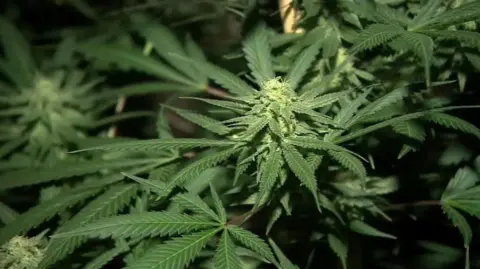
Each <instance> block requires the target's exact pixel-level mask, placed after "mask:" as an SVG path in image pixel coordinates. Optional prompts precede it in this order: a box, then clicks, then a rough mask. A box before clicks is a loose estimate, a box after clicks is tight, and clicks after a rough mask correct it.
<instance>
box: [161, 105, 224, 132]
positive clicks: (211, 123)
mask: <svg viewBox="0 0 480 269" xmlns="http://www.w3.org/2000/svg"><path fill="white" fill-rule="evenodd" d="M169 109H171V110H172V111H174V112H175V113H176V114H178V115H179V116H180V117H182V118H185V119H187V120H189V121H190V122H192V123H194V124H196V125H198V126H200V127H202V128H204V129H206V130H209V131H211V132H213V133H216V134H219V135H225V134H228V133H229V132H230V131H231V130H230V128H228V127H227V126H225V125H223V124H222V123H221V122H220V121H217V120H215V119H212V118H210V117H207V116H205V115H202V114H200V113H197V112H192V111H188V110H185V109H180V108H174V107H169Z"/></svg>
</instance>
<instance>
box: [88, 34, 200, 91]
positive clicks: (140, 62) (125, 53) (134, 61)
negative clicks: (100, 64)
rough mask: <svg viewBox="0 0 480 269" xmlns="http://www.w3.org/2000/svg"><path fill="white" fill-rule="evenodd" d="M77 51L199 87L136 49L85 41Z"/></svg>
mask: <svg viewBox="0 0 480 269" xmlns="http://www.w3.org/2000/svg"><path fill="white" fill-rule="evenodd" d="M79 51H80V52H82V53H84V54H86V55H88V56H91V57H95V58H98V59H100V60H102V61H107V62H113V63H121V64H125V65H127V66H129V67H130V68H133V69H135V70H138V71H141V72H145V73H147V74H150V75H153V76H156V77H158V78H162V79H167V80H171V81H175V82H178V83H180V84H184V85H189V86H191V87H193V88H199V86H200V85H197V84H196V83H195V82H192V81H191V80H190V79H188V78H186V77H185V76H183V75H181V74H180V73H178V72H177V71H175V70H173V69H171V68H169V67H168V66H166V65H164V64H163V63H161V62H160V61H156V60H154V59H152V58H150V57H149V56H146V55H144V54H143V53H142V52H141V51H138V50H133V49H131V48H129V49H125V48H121V47H118V46H114V45H105V44H95V43H90V44H88V43H87V44H82V45H81V46H80V47H79ZM202 87H203V86H202Z"/></svg>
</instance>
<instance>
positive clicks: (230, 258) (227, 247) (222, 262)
mask: <svg viewBox="0 0 480 269" xmlns="http://www.w3.org/2000/svg"><path fill="white" fill-rule="evenodd" d="M215 268H216V269H242V268H243V266H242V262H241V260H240V258H239V256H238V255H237V252H236V249H235V244H234V243H233V241H232V239H231V238H230V234H229V232H228V229H227V230H225V231H224V232H223V234H222V237H221V238H220V241H219V243H218V248H217V252H216V254H215Z"/></svg>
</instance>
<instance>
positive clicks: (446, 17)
mask: <svg viewBox="0 0 480 269" xmlns="http://www.w3.org/2000/svg"><path fill="white" fill-rule="evenodd" d="M479 16H480V2H479V1H472V2H469V3H465V4H463V5H461V6H459V7H456V8H453V9H450V10H447V11H445V12H443V13H442V14H440V15H437V16H434V17H431V18H430V20H428V21H427V22H425V23H424V24H423V25H422V26H421V27H417V28H421V29H432V28H444V27H447V26H450V25H456V24H460V23H464V22H467V21H472V20H476V19H478V17H479Z"/></svg>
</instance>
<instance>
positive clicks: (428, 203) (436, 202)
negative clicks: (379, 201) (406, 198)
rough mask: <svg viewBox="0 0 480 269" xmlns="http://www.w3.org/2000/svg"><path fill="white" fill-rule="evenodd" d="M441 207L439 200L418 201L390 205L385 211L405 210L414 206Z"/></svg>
mask: <svg viewBox="0 0 480 269" xmlns="http://www.w3.org/2000/svg"><path fill="white" fill-rule="evenodd" d="M439 205H441V202H440V201H439V200H424V201H417V202H413V203H405V204H394V205H389V206H387V207H385V208H383V209H384V210H403V209H405V208H407V207H413V206H439Z"/></svg>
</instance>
